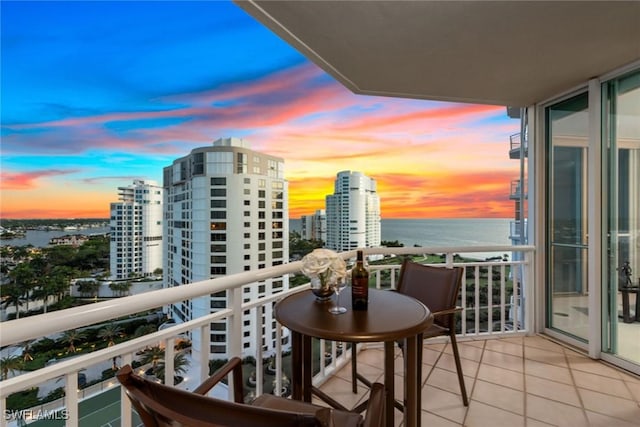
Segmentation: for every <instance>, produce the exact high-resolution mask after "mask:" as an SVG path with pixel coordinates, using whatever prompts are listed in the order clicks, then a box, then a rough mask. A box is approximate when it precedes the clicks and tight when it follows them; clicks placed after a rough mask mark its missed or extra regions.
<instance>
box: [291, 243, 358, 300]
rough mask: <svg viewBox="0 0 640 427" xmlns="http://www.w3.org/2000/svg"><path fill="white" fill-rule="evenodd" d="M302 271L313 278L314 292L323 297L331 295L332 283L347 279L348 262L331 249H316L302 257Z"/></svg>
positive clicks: (312, 287) (312, 286)
mask: <svg viewBox="0 0 640 427" xmlns="http://www.w3.org/2000/svg"><path fill="white" fill-rule="evenodd" d="M301 271H302V273H303V274H304V275H305V276H307V277H308V278H309V279H310V280H311V289H312V290H313V291H314V293H315V294H316V295H317V296H319V297H321V298H322V297H324V296H331V294H332V293H333V289H332V288H331V285H332V284H335V283H339V282H340V281H342V280H344V279H345V277H346V276H347V264H346V263H345V262H344V260H343V259H342V258H341V257H340V256H338V254H337V253H335V252H334V251H332V250H331V249H314V250H313V251H312V252H311V253H308V254H307V255H305V256H304V258H302V268H301ZM314 282H315V283H314Z"/></svg>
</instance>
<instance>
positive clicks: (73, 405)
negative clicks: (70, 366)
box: [64, 371, 80, 427]
mask: <svg viewBox="0 0 640 427" xmlns="http://www.w3.org/2000/svg"><path fill="white" fill-rule="evenodd" d="M65 379H66V384H65V388H64V390H65V397H66V399H65V401H66V407H67V414H68V415H69V418H68V419H67V420H66V422H65V426H66V427H78V420H79V419H80V408H79V407H78V371H73V372H69V373H68V374H67V375H66V376H65Z"/></svg>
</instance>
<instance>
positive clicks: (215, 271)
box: [211, 267, 227, 276]
mask: <svg viewBox="0 0 640 427" xmlns="http://www.w3.org/2000/svg"><path fill="white" fill-rule="evenodd" d="M211 274H212V275H215V276H218V275H225V274H227V268H226V267H211Z"/></svg>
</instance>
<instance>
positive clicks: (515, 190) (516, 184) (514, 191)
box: [509, 179, 527, 200]
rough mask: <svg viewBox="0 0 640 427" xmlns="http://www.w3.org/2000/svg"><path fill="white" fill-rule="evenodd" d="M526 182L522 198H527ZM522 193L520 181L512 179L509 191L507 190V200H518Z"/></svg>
mask: <svg viewBox="0 0 640 427" xmlns="http://www.w3.org/2000/svg"><path fill="white" fill-rule="evenodd" d="M526 184H527V183H526V182H525V189H524V198H525V199H526V198H527V190H526ZM521 192H522V185H521V184H520V180H519V179H513V180H511V185H510V189H509V199H511V200H520V197H521V196H522V195H521Z"/></svg>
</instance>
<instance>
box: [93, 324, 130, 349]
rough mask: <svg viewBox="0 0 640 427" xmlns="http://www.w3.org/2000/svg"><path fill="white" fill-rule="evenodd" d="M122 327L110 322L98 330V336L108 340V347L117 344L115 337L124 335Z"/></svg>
mask: <svg viewBox="0 0 640 427" xmlns="http://www.w3.org/2000/svg"><path fill="white" fill-rule="evenodd" d="M123 336H124V333H123V332H122V328H121V327H120V326H118V325H117V324H115V323H109V324H108V325H105V326H104V327H103V328H102V329H100V330H99V331H98V338H101V339H105V340H107V347H111V346H112V345H114V344H115V339H116V338H120V337H123Z"/></svg>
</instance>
